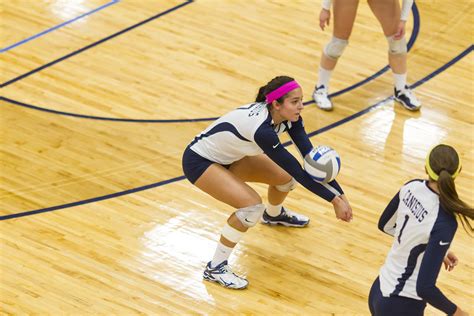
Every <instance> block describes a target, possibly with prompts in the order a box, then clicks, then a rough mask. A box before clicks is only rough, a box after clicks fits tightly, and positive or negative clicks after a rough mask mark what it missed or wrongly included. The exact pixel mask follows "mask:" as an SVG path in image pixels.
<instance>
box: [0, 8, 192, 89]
mask: <svg viewBox="0 0 474 316" xmlns="http://www.w3.org/2000/svg"><path fill="white" fill-rule="evenodd" d="M193 1H194V0H187V1H186V2H183V3H181V4H178V5H177V6H174V7H172V8H171V9H168V10H166V11H163V12H161V13H158V14H156V15H154V16H152V17H150V18H148V19H146V20H143V21H141V22H138V23H136V24H134V25H132V26H129V27H127V28H125V29H123V30H121V31H119V32H117V33H114V34H112V35H109V36H107V37H105V38H103V39H101V40H98V41H97V42H94V43H92V44H89V45H87V46H85V47H83V48H81V49H78V50H76V51H74V52H72V53H69V54H67V55H65V56H63V57H61V58H58V59H56V60H53V61H52V62H49V63H47V64H45V65H43V66H40V67H38V68H36V69H33V70H31V71H29V72H27V73H25V74H23V75H20V76H18V77H16V78H13V79H11V80H9V81H7V82H4V83H2V84H0V88H3V87H6V86H8V85H10V84H12V83H14V82H16V81H18V80H21V79H24V78H26V77H28V76H31V75H32V74H34V73H37V72H39V71H41V70H43V69H45V68H48V67H51V66H53V65H55V64H57V63H59V62H61V61H63V60H66V59H68V58H69V57H72V56H75V55H77V54H79V53H82V52H83V51H86V50H88V49H89V48H92V47H94V46H97V45H99V44H102V43H104V42H106V41H108V40H110V39H112V38H114V37H117V36H119V35H122V34H123V33H126V32H128V31H130V30H133V29H135V28H137V27H139V26H141V25H143V24H146V23H148V22H150V21H153V20H155V19H158V18H160V17H162V16H164V15H166V14H168V13H170V12H173V11H175V10H178V9H179V8H181V7H184V6H185V5H188V4H190V3H192V2H193Z"/></svg>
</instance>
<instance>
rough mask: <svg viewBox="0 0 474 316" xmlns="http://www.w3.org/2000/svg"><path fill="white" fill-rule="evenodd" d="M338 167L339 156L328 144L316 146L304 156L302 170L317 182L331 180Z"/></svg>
mask: <svg viewBox="0 0 474 316" xmlns="http://www.w3.org/2000/svg"><path fill="white" fill-rule="evenodd" d="M340 169H341V158H340V157H339V154H338V153H337V152H336V151H335V150H334V149H332V148H331V147H329V146H317V147H315V148H313V149H312V150H311V151H310V152H309V153H308V154H307V155H306V156H305V157H304V170H305V171H306V172H307V173H308V174H309V175H310V176H311V178H313V179H314V180H315V181H317V182H323V183H327V182H331V181H332V180H334V179H335V178H336V176H337V175H338V173H339V170H340Z"/></svg>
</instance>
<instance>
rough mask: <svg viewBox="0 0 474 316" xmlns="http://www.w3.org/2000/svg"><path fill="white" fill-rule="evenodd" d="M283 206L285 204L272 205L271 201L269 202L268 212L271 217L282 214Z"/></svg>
mask: <svg viewBox="0 0 474 316" xmlns="http://www.w3.org/2000/svg"><path fill="white" fill-rule="evenodd" d="M282 206H283V204H278V205H271V204H270V203H268V205H267V214H268V215H270V216H271V217H275V216H278V215H280V213H281V208H282Z"/></svg>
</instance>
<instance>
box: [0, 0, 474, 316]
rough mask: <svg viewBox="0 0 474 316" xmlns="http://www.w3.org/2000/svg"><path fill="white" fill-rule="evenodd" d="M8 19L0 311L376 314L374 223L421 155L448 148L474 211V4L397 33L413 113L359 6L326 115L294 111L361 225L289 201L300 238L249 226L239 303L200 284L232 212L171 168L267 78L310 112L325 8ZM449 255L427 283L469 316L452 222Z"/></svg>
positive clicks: (213, 3) (199, 6)
mask: <svg viewBox="0 0 474 316" xmlns="http://www.w3.org/2000/svg"><path fill="white" fill-rule="evenodd" d="M0 5H1V13H0V14H1V21H2V22H1V23H2V25H1V28H2V33H1V34H2V37H1V51H0V63H1V70H2V71H1V73H0V82H2V84H1V87H2V93H1V99H0V127H1V128H0V133H1V134H0V139H1V145H0V153H1V167H0V168H1V169H0V219H1V221H0V239H1V244H0V256H1V257H0V302H1V305H0V313H2V314H51V315H63V314H64V315H66V314H76V315H79V314H83V315H91V314H103V315H106V314H117V315H130V314H150V315H162V314H173V315H174V314H210V315H221V314H248V315H270V314H274V315H283V314H285V315H286V314H294V315H368V308H367V295H368V291H369V288H370V286H371V284H372V282H373V280H374V279H375V278H376V276H377V274H378V270H379V268H380V266H381V265H382V263H383V261H384V258H385V256H386V254H387V252H388V250H389V248H390V245H391V238H390V237H389V236H386V235H384V234H383V233H381V232H380V231H378V230H377V225H376V223H377V221H378V217H379V215H380V213H381V211H382V210H383V209H384V207H385V205H386V204H387V203H388V201H389V200H390V199H391V198H392V196H393V195H394V194H395V193H396V192H397V190H398V189H399V187H400V186H401V185H402V184H403V183H404V182H406V181H407V180H409V179H412V178H423V177H425V174H424V169H423V162H424V156H425V154H426V152H427V151H428V149H429V148H430V147H431V146H432V145H434V144H437V143H440V142H445V143H449V144H451V145H453V146H454V147H456V148H457V150H458V151H459V153H460V154H461V157H462V161H463V171H462V173H461V175H460V176H459V178H458V179H457V180H456V183H457V188H458V192H459V194H460V196H461V197H462V198H463V199H464V200H465V201H466V202H468V203H469V204H470V205H473V204H474V195H473V186H474V164H473V154H474V152H473V148H474V147H473V140H474V136H473V135H474V133H473V122H474V111H473V110H474V108H473V104H474V102H473V101H474V98H473V92H472V91H473V76H472V74H473V56H472V49H473V46H472V38H473V31H472V30H473V23H472V16H473V13H474V12H473V3H472V1H467V0H464V1H429V0H425V1H417V2H416V10H415V13H414V14H413V15H412V16H411V17H410V20H409V23H408V32H407V38H409V39H410V47H411V50H410V52H409V59H408V62H409V80H410V83H412V84H414V88H415V91H416V94H417V96H418V97H419V99H421V101H422V102H423V107H422V109H421V111H420V112H419V113H411V112H408V111H406V110H405V109H403V108H402V107H401V106H400V105H399V104H394V102H393V100H392V99H390V98H389V97H390V96H391V93H392V75H391V73H390V71H387V68H386V64H387V61H386V59H387V57H386V55H387V54H386V50H387V47H386V41H385V39H384V37H383V35H382V33H381V30H380V26H379V25H378V23H377V22H376V20H375V18H374V16H373V15H372V13H371V12H370V10H369V8H368V5H367V3H366V2H365V1H361V3H360V6H359V13H358V17H357V20H356V24H355V27H354V31H353V35H352V37H351V40H350V45H349V46H348V48H347V49H346V51H345V53H344V56H343V57H342V58H341V60H340V62H339V64H338V67H337V69H336V71H335V73H334V76H333V80H332V81H331V92H333V93H336V94H335V95H334V97H333V101H334V103H335V106H336V108H335V110H334V111H333V112H330V113H327V112H322V111H320V110H318V109H317V108H316V107H315V106H314V104H312V103H311V102H308V106H307V107H306V109H305V111H304V113H303V117H304V119H305V125H306V130H307V131H308V132H312V135H313V136H312V138H311V140H312V142H313V144H327V145H330V146H332V147H334V148H336V149H337V151H338V152H339V153H340V155H341V158H342V164H343V167H342V170H341V174H340V175H339V177H338V180H339V182H340V183H341V185H342V186H343V188H344V189H345V191H346V193H347V196H348V198H349V200H350V201H351V204H352V206H353V209H354V221H353V222H352V223H350V224H347V223H343V222H338V221H337V220H336V219H335V217H334V214H333V211H332V207H331V205H330V204H328V203H326V202H324V201H323V200H321V199H320V198H318V197H315V196H313V195H312V194H311V193H309V192H308V191H306V190H305V189H303V188H302V187H299V188H298V189H296V190H295V191H293V192H292V193H291V194H290V195H289V197H288V199H287V201H286V205H287V206H288V207H289V208H291V209H294V210H297V211H298V212H301V213H304V214H307V215H308V216H310V217H311V224H310V226H309V227H307V228H305V229H289V228H280V227H267V226H264V225H257V226H256V227H255V228H253V229H251V230H250V231H249V232H248V233H247V234H246V236H245V237H244V239H243V241H242V242H241V243H240V244H239V245H238V246H237V248H236V250H235V251H234V253H233V255H232V256H231V264H232V266H233V267H234V269H235V270H236V271H237V272H238V273H241V274H243V275H246V276H247V277H248V279H249V280H250V286H249V288H248V289H247V290H245V291H231V290H226V289H224V288H221V287H219V286H217V285H215V284H209V283H206V282H203V281H202V271H203V269H204V266H205V264H206V262H207V261H208V260H210V258H211V256H212V254H213V251H214V247H215V244H216V241H217V239H218V236H219V232H220V230H221V227H222V226H223V224H224V222H225V220H226V218H227V217H228V215H229V214H231V212H232V211H233V210H232V209H231V208H230V207H228V206H226V205H224V204H221V203H219V202H217V201H215V200H213V199H212V198H210V197H209V196H207V195H206V194H204V193H202V192H200V191H199V190H198V189H196V188H195V187H193V186H192V185H191V184H190V183H189V182H188V181H187V180H185V179H183V172H182V170H181V154H182V152H183V150H184V148H185V147H186V145H187V144H188V143H189V142H190V141H191V140H192V138H193V137H194V136H195V135H196V134H197V133H199V132H200V131H201V130H202V129H204V128H205V127H206V126H207V125H208V124H210V122H212V120H213V119H215V118H216V117H218V116H220V115H222V114H224V113H226V112H227V111H229V110H231V109H233V108H235V107H238V106H240V105H242V104H245V103H249V102H251V101H252V100H253V99H254V97H255V95H256V92H257V90H258V88H259V87H260V86H261V85H263V84H265V83H266V82H267V81H268V80H270V79H271V78H273V77H275V76H277V75H281V74H286V75H290V76H293V77H295V78H296V79H297V80H298V81H299V82H300V83H301V84H302V86H303V89H304V92H305V100H307V101H310V100H311V96H310V95H311V92H312V88H313V85H314V83H315V81H316V75H317V68H318V63H319V59H320V55H321V48H322V47H323V45H324V44H325V43H326V42H327V41H328V39H329V38H330V34H331V33H330V30H326V31H325V32H322V31H320V30H319V29H318V21H317V19H318V12H319V9H320V7H319V4H318V2H317V1H307V0H305V1H285V0H278V1H277V0H274V1H263V0H253V1H231V0H197V1H178V0H176V1H174V0H167V1H152V0H140V1H138V0H136V1H131V0H112V1H107V0H88V1H83V0H68V1H61V0H56V1H53V0H49V1H48V0H45V1H27V0H15V1H6V0H2V1H0ZM379 71H380V72H379ZM378 72H379V73H378ZM377 73H378V75H376V74H377ZM359 83H360V84H359ZM285 140H287V138H285ZM292 147H293V146H289V147H288V148H289V150H290V151H291V152H292V153H294V154H295V150H294V148H292ZM254 187H255V188H256V189H257V190H258V191H259V192H260V193H261V194H262V196H263V197H264V199H265V195H266V188H265V186H263V185H258V184H256V185H255V186H254ZM452 250H453V251H454V252H455V253H456V254H457V255H458V257H459V258H460V264H459V266H458V267H456V269H455V270H454V271H453V272H450V273H447V272H446V271H442V272H441V273H440V277H439V279H438V285H439V287H440V288H441V289H442V290H443V291H444V293H446V294H447V295H448V297H450V298H451V299H452V300H453V301H454V302H455V303H457V304H459V305H460V306H462V307H463V308H464V309H466V310H468V311H469V312H470V313H471V315H472V314H474V305H473V293H474V289H473V284H474V283H473V266H474V253H473V239H472V238H471V237H469V236H467V234H466V233H465V232H464V231H463V230H462V228H461V227H460V228H459V229H458V233H457V235H456V238H455V242H454V243H453V246H452ZM426 314H427V315H441V313H440V312H439V311H436V310H434V309H433V308H431V307H428V308H427V313H426Z"/></svg>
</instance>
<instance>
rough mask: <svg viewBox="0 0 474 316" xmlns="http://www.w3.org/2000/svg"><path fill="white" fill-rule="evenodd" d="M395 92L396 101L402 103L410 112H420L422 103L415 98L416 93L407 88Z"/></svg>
mask: <svg viewBox="0 0 474 316" xmlns="http://www.w3.org/2000/svg"><path fill="white" fill-rule="evenodd" d="M393 90H394V95H395V100H397V101H398V102H400V103H401V104H402V105H403V106H404V107H405V108H406V109H408V110H410V111H418V110H419V109H420V108H421V102H420V101H418V99H417V98H416V96H415V93H413V91H411V90H410V88H408V86H405V88H404V89H402V90H397V89H396V88H394V89H393Z"/></svg>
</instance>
